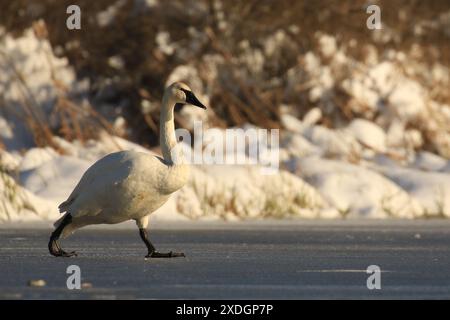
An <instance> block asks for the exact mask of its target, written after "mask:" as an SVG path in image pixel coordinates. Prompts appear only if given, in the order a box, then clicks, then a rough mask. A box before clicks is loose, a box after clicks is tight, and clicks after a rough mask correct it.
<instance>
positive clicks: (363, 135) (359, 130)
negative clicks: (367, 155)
mask: <svg viewBox="0 0 450 320" xmlns="http://www.w3.org/2000/svg"><path fill="white" fill-rule="evenodd" d="M348 130H349V131H350V133H351V134H352V135H353V136H354V137H355V138H356V139H357V140H358V141H359V142H360V143H362V144H363V145H365V146H368V147H370V148H372V149H373V150H376V151H378V152H385V151H386V133H385V132H384V131H383V129H381V128H380V127H379V126H377V125H376V124H374V123H373V122H370V121H367V120H364V119H355V120H353V121H352V122H351V123H350V125H349V126H348Z"/></svg>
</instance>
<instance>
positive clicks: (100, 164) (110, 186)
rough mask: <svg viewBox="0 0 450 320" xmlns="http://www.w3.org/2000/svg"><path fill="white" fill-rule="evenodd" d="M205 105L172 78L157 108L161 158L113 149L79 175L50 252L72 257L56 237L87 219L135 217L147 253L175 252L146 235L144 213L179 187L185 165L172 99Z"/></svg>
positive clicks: (185, 173)
mask: <svg viewBox="0 0 450 320" xmlns="http://www.w3.org/2000/svg"><path fill="white" fill-rule="evenodd" d="M177 103H182V104H191V105H195V106H198V107H200V108H203V109H206V107H205V106H204V105H203V104H202V103H201V102H200V101H199V100H198V99H197V98H196V97H195V95H194V94H193V93H192V91H191V89H190V88H189V87H188V86H187V85H186V84H184V83H181V82H176V83H174V84H172V85H170V86H169V87H167V89H166V90H165V91H164V96H163V100H162V107H161V121H160V144H161V150H162V154H163V158H160V157H156V156H153V155H149V154H146V153H142V152H135V151H120V152H115V153H111V154H109V155H107V156H105V157H103V158H102V159H100V160H98V161H97V162H96V163H94V164H93V165H92V166H91V167H90V168H89V169H88V170H87V171H86V172H85V173H84V175H83V176H82V178H81V180H80V182H78V184H77V186H76V187H75V189H74V190H73V191H72V193H71V194H70V196H69V198H68V199H67V200H66V201H64V202H63V203H61V205H60V206H59V210H60V212H66V213H65V215H64V216H63V217H61V218H60V219H59V220H58V221H56V222H55V227H56V229H55V230H54V231H53V233H52V234H51V236H50V241H49V244H48V248H49V251H50V253H51V254H52V255H54V256H62V257H70V256H73V255H76V253H75V252H65V251H64V250H62V249H61V247H60V246H59V244H58V239H59V238H60V237H61V236H62V237H66V236H67V235H69V234H70V233H72V232H73V231H75V230H76V229H79V228H81V227H83V226H86V225H91V224H101V223H106V224H114V223H120V222H124V221H127V220H135V221H136V224H137V226H138V227H139V233H140V236H141V238H142V240H143V241H144V243H145V244H146V246H147V249H148V255H147V256H146V257H179V256H184V254H183V253H176V252H168V253H160V252H158V251H156V250H155V247H154V246H153V245H152V244H151V242H150V241H149V240H148V235H147V229H146V228H147V225H148V216H149V215H150V214H151V213H152V212H153V211H155V210H156V209H158V208H159V207H161V206H162V205H163V204H164V203H165V202H166V201H167V200H168V199H169V197H170V195H171V194H172V193H173V192H175V191H177V190H178V189H180V188H181V187H183V185H184V184H185V183H186V181H187V178H188V174H189V170H188V166H187V165H186V164H185V163H184V161H183V157H182V152H181V151H180V148H176V146H177V140H176V136H175V125H174V116H173V109H174V106H175V104H177Z"/></svg>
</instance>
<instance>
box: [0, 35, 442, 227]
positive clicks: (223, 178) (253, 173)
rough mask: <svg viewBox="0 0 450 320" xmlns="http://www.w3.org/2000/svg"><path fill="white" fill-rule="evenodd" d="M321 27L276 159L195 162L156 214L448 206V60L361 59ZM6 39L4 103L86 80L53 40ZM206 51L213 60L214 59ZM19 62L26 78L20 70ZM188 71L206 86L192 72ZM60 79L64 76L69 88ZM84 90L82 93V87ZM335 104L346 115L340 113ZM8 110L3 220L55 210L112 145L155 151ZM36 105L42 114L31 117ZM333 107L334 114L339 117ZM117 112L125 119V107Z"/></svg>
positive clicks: (54, 93) (50, 104)
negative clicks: (305, 103)
mask: <svg viewBox="0 0 450 320" xmlns="http://www.w3.org/2000/svg"><path fill="white" fill-rule="evenodd" d="M317 38H318V43H319V50H318V52H313V51H310V52H307V53H306V54H305V55H304V56H303V57H302V59H300V62H299V65H298V66H297V67H295V68H292V69H290V70H289V71H288V72H287V78H288V82H289V86H288V88H286V92H285V94H286V95H289V94H297V93H298V92H297V91H295V90H294V89H293V88H295V87H296V86H297V85H298V84H299V83H305V82H306V80H307V81H308V82H307V84H308V86H309V89H308V90H309V91H308V99H309V102H310V103H313V104H315V106H316V107H314V108H311V109H310V110H308V112H305V114H304V115H303V116H300V114H302V113H301V112H299V109H301V108H302V106H297V105H284V106H283V107H282V108H280V110H281V111H280V118H281V127H282V130H281V135H280V150H279V151H280V152H279V155H280V171H279V172H278V173H277V174H274V175H264V174H262V173H261V171H260V170H259V169H260V168H259V167H258V166H257V165H252V166H250V165H247V166H243V165H228V166H224V165H206V164H203V165H196V166H192V172H191V178H190V181H189V183H188V184H187V186H185V187H184V188H183V189H182V190H180V191H179V192H177V193H176V194H175V195H174V196H173V197H172V198H171V200H170V201H169V202H168V203H167V204H166V205H164V206H163V207H162V208H161V209H160V210H158V211H157V212H156V213H155V215H154V219H161V220H171V221H185V220H195V219H198V220H205V221H211V220H220V219H222V220H226V221H236V220H246V219H266V218H269V219H270V218H288V219H291V218H307V219H321V218H323V219H340V218H375V219H383V218H408V219H412V218H427V217H441V218H447V217H450V161H449V157H450V126H449V125H448V123H450V106H449V105H447V104H445V103H442V102H439V101H438V99H435V96H437V93H436V92H435V91H439V90H434V91H433V90H431V88H432V87H433V86H435V87H436V88H437V89H442V88H448V87H449V83H450V80H449V73H448V69H447V68H446V67H445V66H443V65H440V64H439V63H436V64H435V65H434V66H433V68H431V69H430V70H426V69H424V68H425V67H424V65H422V64H418V63H416V62H413V61H409V59H408V57H409V56H408V55H406V54H405V53H402V52H394V51H390V52H388V53H386V56H383V57H379V56H377V55H376V54H375V53H373V54H372V55H369V56H371V58H370V59H368V60H367V61H365V62H361V61H356V60H354V59H352V58H351V57H349V56H348V55H347V53H346V51H345V49H346V48H345V47H340V46H338V45H337V44H336V43H335V39H334V38H333V37H331V36H327V35H323V34H320V33H319V34H318V35H317ZM0 41H2V43H1V44H2V50H5V52H6V53H7V55H6V56H7V57H8V59H13V60H14V59H16V60H14V61H13V62H14V63H13V64H11V63H9V62H8V60H7V59H6V60H5V59H0V92H1V93H2V94H3V96H2V98H3V100H4V103H5V105H6V106H8V107H9V110H12V109H14V111H15V112H16V113H20V112H19V111H18V110H27V108H25V109H19V108H18V106H23V105H27V103H30V101H31V100H33V101H32V104H31V105H32V106H33V104H35V105H34V106H40V107H41V108H39V110H40V111H42V112H44V113H46V112H47V113H49V114H51V113H52V111H54V107H55V105H56V102H55V101H58V99H61V95H66V94H67V95H69V93H72V94H74V93H77V92H78V93H80V91H83V88H84V85H85V84H84V82H83V81H79V80H77V79H76V77H75V73H74V71H73V70H72V68H71V67H70V66H69V65H68V62H67V60H66V59H64V58H56V57H55V56H54V55H53V52H52V48H51V47H50V44H49V43H48V42H47V41H46V40H42V39H40V40H39V39H37V38H36V36H35V35H34V33H32V32H31V31H27V32H25V34H24V35H23V36H22V37H19V38H17V39H16V38H13V37H11V36H9V35H8V36H6V37H4V38H1V39H0ZM369 49H370V48H369ZM369 49H368V50H369ZM369 51H370V50H369ZM214 61H215V60H214ZM210 63H211V65H209V67H211V68H213V67H215V68H216V67H218V65H216V64H215V63H216V62H210ZM218 63H219V62H217V64H218ZM12 65H13V66H15V67H17V68H18V70H16V71H19V73H20V74H21V77H23V78H26V79H28V80H27V81H25V82H23V81H21V77H19V76H18V73H17V72H16V71H14V69H11V66H12ZM410 69H411V70H410ZM189 70H190V71H196V69H195V68H193V67H192V66H190V65H183V66H178V67H177V68H175V69H174V70H173V72H172V74H171V75H170V77H169V78H168V81H177V80H183V79H182V78H183V77H185V76H186V72H187V71H189ZM348 70H351V72H349V71H348ZM344 71H345V72H344ZM261 72H262V71H261ZM419 72H423V76H424V77H427V79H428V82H426V83H428V86H427V85H425V84H424V82H423V81H420V77H419V76H418V73H419ZM188 73H189V72H188ZM337 74H339V75H340V78H339V79H337V76H336V75H337ZM189 77H192V79H191V80H192V82H193V83H197V84H196V86H197V87H201V86H202V79H201V78H200V77H199V75H198V74H197V72H193V73H192V74H191V73H189ZM213 80H214V79H213ZM213 80H211V81H213ZM58 86H61V87H66V89H64V90H62V91H63V92H64V94H62V93H61V90H59V89H58V88H59V87H58ZM291 86H292V91H289V90H290V88H291ZM80 88H81V89H80ZM24 90H25V91H24ZM24 92H26V94H25V93H24ZM339 95H340V96H345V99H344V100H346V103H345V104H344V103H341V104H339V105H338V104H336V103H335V100H336V99H337V97H338V96H339ZM63 98H64V97H63ZM28 100H30V101H28ZM80 100H81V101H85V100H87V97H86V96H83V94H81V99H80ZM27 101H28V102H27ZM27 106H28V105H27ZM28 107H29V106H28ZM94 107H97V108H98V109H99V110H100V109H101V108H100V106H94ZM150 107H151V106H150ZM150 107H149V108H150ZM211 109H213V108H211ZM338 109H339V110H340V111H339V112H340V113H339V114H341V113H347V114H349V115H350V116H349V119H347V120H345V121H344V120H342V115H341V116H340V117H341V118H339V117H338V116H336V113H338V112H337V111H336V110H338ZM341 109H342V110H341ZM39 110H34V111H36V112H37V111H39ZM80 110H81V111H83V110H84V109H83V108H82V107H80ZM191 110H193V109H191ZM3 111H4V110H3V109H2V110H0V169H1V171H0V174H1V175H0V221H6V220H8V221H28V220H33V219H34V220H36V219H37V220H39V219H41V220H45V219H50V220H52V219H56V218H57V217H59V214H58V213H57V210H56V208H57V206H58V204H59V203H61V202H63V201H64V200H66V197H67V196H68V195H69V194H70V192H71V190H72V189H73V187H74V186H75V185H76V183H77V182H78V181H79V179H80V178H81V176H82V174H83V172H84V171H85V170H86V169H87V168H88V167H89V166H90V165H91V164H92V163H93V162H94V161H95V160H97V159H99V158H100V157H102V156H104V155H105V154H107V153H110V152H114V151H117V150H127V149H134V150H138V151H143V152H151V151H149V150H147V149H145V148H143V147H142V146H139V145H137V144H134V143H132V142H130V141H127V140H125V139H123V138H120V137H115V136H112V135H109V134H106V133H105V134H100V135H99V138H98V139H97V140H88V141H84V142H81V141H80V140H77V139H68V138H67V139H64V138H62V137H60V136H56V135H52V136H51V140H50V141H47V142H51V143H49V145H50V146H46V147H37V146H36V145H38V144H37V143H36V141H35V140H36V134H35V135H34V136H33V135H32V134H31V133H30V132H29V131H28V130H27V129H26V125H27V123H26V121H25V120H23V118H21V117H20V116H17V115H16V116H11V114H8V116H7V115H6V112H3ZM77 111H78V109H77ZM80 113H82V112H80ZM180 115H181V117H183V119H186V122H187V126H189V125H190V124H191V122H192V121H193V120H194V119H197V120H199V119H201V120H203V121H205V122H206V121H208V118H199V115H198V114H197V113H196V111H195V110H194V111H189V110H188V109H186V110H182V112H181V113H180ZM22 116H23V115H22ZM41 116H42V115H35V118H36V119H37V120H36V121H38V120H39V119H41ZM203 116H204V117H206V114H203ZM43 118H47V117H43ZM21 119H22V120H21ZM48 119H50V120H52V119H53V120H54V121H50V120H49V122H51V123H50V127H52V126H54V127H58V125H59V124H60V123H58V121H61V119H59V120H58V119H56V120H55V119H54V118H52V117H50V116H49V117H48ZM333 119H338V120H336V121H335V123H332V122H331V121H332V120H333ZM41 120H42V119H41ZM41 120H39V121H41ZM112 120H113V122H114V123H116V124H122V125H123V127H124V128H125V127H126V124H123V122H124V121H125V120H124V119H123V118H121V117H120V116H118V117H117V118H115V119H112ZM208 125H209V126H211V125H212V124H210V123H208ZM248 127H251V125H243V128H244V129H245V128H248ZM58 128H59V127H58ZM59 129H61V130H62V128H59ZM98 131H101V130H98ZM124 131H126V130H125V129H124ZM217 131H220V132H223V128H217ZM37 136H38V137H39V135H37ZM47 138H48V137H47ZM72 138H73V137H72ZM184 147H185V148H189V146H187V145H184ZM238 152H241V153H242V152H243V153H245V150H238Z"/></svg>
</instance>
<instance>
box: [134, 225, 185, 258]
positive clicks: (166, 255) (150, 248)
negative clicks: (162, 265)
mask: <svg viewBox="0 0 450 320" xmlns="http://www.w3.org/2000/svg"><path fill="white" fill-rule="evenodd" d="M139 235H140V236H141V239H142V241H144V243H145V245H146V246H147V249H148V254H147V255H146V256H145V257H146V258H175V257H185V255H184V253H183V252H172V251H170V252H158V251H156V249H155V247H154V246H153V244H152V243H151V242H150V240H149V239H148V233H147V229H146V228H139Z"/></svg>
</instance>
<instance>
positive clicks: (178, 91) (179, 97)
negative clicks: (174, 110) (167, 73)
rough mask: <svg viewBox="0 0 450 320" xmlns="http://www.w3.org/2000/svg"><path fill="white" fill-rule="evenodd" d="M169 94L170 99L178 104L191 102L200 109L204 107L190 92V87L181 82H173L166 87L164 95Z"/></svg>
mask: <svg viewBox="0 0 450 320" xmlns="http://www.w3.org/2000/svg"><path fill="white" fill-rule="evenodd" d="M166 94H167V95H169V97H170V98H171V100H172V101H175V103H177V104H178V103H180V104H191V105H193V106H197V107H199V108H202V109H206V107H205V106H204V105H203V103H201V102H200V101H199V100H198V99H197V97H196V96H195V95H194V93H193V92H192V90H191V88H189V86H188V85H187V84H185V83H183V82H175V83H172V84H171V85H170V86H168V87H167V89H166V91H165V95H166Z"/></svg>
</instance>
